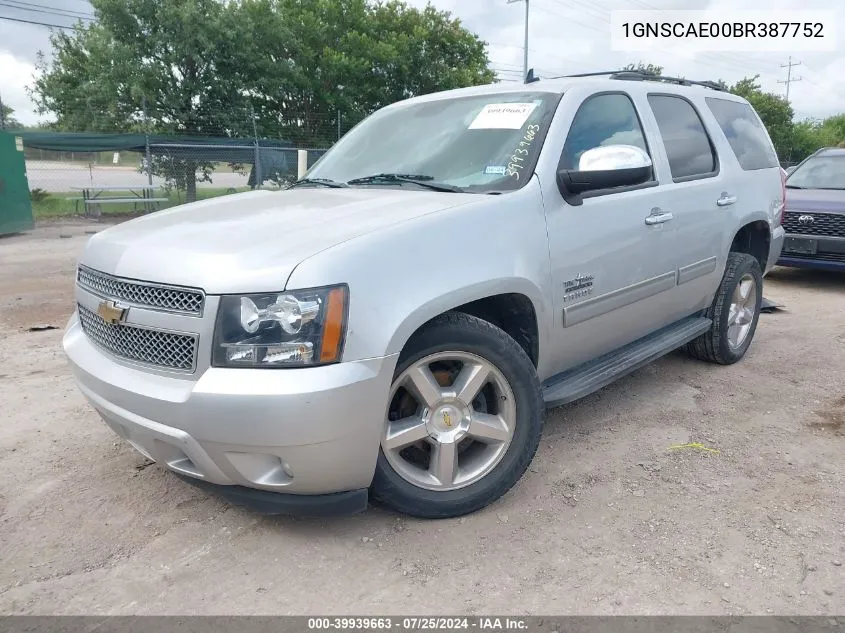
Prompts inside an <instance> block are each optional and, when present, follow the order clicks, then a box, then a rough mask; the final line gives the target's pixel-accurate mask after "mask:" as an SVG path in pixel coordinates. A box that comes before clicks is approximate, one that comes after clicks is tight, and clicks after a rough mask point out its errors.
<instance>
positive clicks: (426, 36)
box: [243, 0, 494, 147]
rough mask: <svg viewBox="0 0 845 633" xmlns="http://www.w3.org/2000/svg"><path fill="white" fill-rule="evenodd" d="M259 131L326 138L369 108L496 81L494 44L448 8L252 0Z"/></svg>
mask: <svg viewBox="0 0 845 633" xmlns="http://www.w3.org/2000/svg"><path fill="white" fill-rule="evenodd" d="M243 13H244V16H245V20H246V24H247V25H248V26H247V27H246V29H247V30H248V31H249V32H250V33H252V37H251V38H250V40H249V41H250V44H251V45H252V46H254V50H252V51H251V52H249V54H248V57H249V59H250V65H251V70H250V71H248V72H247V73H246V74H248V75H249V76H250V81H251V82H252V85H254V86H255V88H254V90H253V91H252V102H253V104H254V106H255V109H256V112H257V114H258V120H259V134H260V135H265V136H277V137H281V138H286V139H290V140H293V141H294V142H297V143H299V144H301V145H308V146H311V147H320V146H325V145H326V144H328V143H330V142H332V141H334V140H335V139H336V135H337V128H338V117H340V119H339V122H340V126H341V128H342V129H349V128H350V127H351V126H352V125H354V124H356V123H358V122H359V121H360V120H361V119H363V118H364V117H365V116H367V115H368V114H369V113H370V112H372V111H374V110H376V109H378V108H380V107H382V106H385V105H388V104H390V103H393V102H395V101H398V100H401V99H406V98H408V97H413V96H416V95H421V94H427V93H431V92H436V91H438V90H447V89H450V88H460V87H463V86H470V85H476V84H484V83H490V82H492V81H493V79H494V73H493V72H492V71H491V70H489V68H488V59H487V54H486V52H485V44H484V42H483V41H482V40H480V39H479V38H478V37H477V36H475V35H473V34H472V33H470V32H469V31H467V30H466V29H465V28H464V27H463V26H462V25H461V23H460V22H459V21H458V20H455V19H452V17H451V16H450V14H449V13H446V12H442V11H437V10H436V9H434V8H433V7H432V6H430V5H429V6H427V7H426V8H425V9H422V10H418V9H415V8H412V7H409V6H408V5H406V4H405V3H404V2H398V1H396V0H391V1H389V2H386V3H378V4H373V3H371V2H369V1H368V0H313V1H310V2H302V1H301V0H244V3H243Z"/></svg>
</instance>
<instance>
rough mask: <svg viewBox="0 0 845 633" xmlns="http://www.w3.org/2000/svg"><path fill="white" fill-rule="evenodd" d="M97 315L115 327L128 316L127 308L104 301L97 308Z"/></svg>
mask: <svg viewBox="0 0 845 633" xmlns="http://www.w3.org/2000/svg"><path fill="white" fill-rule="evenodd" d="M97 314H99V315H100V317H102V319H103V321H105V322H106V323H111V324H112V325H114V324H116V323H120V322H121V321H122V320H123V317H124V316H126V308H121V307H120V306H118V305H117V304H116V303H115V302H114V301H103V302H101V303H100V305H99V306H97Z"/></svg>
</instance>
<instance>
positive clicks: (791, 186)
mask: <svg viewBox="0 0 845 633" xmlns="http://www.w3.org/2000/svg"><path fill="white" fill-rule="evenodd" d="M786 188H787V189H803V188H804V187H799V186H798V185H789V184H787V185H786Z"/></svg>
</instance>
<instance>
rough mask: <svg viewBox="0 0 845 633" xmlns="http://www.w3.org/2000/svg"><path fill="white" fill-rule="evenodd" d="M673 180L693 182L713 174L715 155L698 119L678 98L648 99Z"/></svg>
mask: <svg viewBox="0 0 845 633" xmlns="http://www.w3.org/2000/svg"><path fill="white" fill-rule="evenodd" d="M648 102H649V104H650V105H651V109H652V111H653V112H654V116H655V118H656V119H657V126H658V127H659V128H660V136H662V137H663V145H664V147H665V148H666V155H667V156H668V158H669V168H670V169H671V171H672V178H673V179H674V180H681V179H684V180H692V179H695V178H703V177H706V176H711V175H713V174H714V173H715V172H716V154H715V153H714V151H713V144H712V143H711V142H710V137H709V136H708V135H707V130H706V129H704V124H703V123H702V122H701V117H699V116H698V112H696V111H695V108H694V107H693V106H692V104H691V103H690V102H689V101H687V100H686V99H683V98H681V97H674V96H670V95H649V97H648Z"/></svg>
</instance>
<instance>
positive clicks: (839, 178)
mask: <svg viewBox="0 0 845 633" xmlns="http://www.w3.org/2000/svg"><path fill="white" fill-rule="evenodd" d="M786 186H787V187H797V188H800V189H845V155H842V156H814V157H813V158H809V159H807V161H806V162H804V164H803V165H800V166H799V167H798V168H797V169H796V170H795V171H793V172H792V173H791V174H789V177H788V178H787V179H786Z"/></svg>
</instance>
